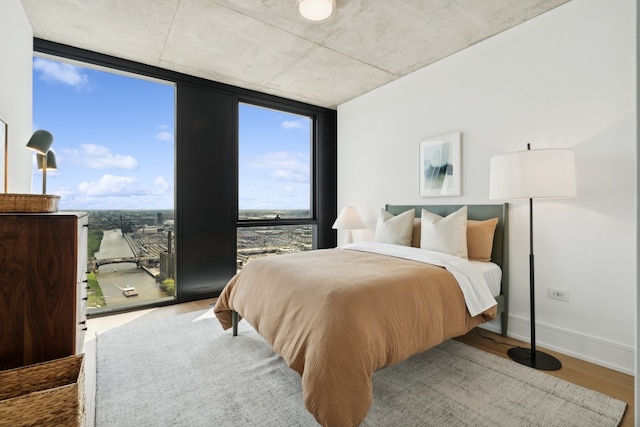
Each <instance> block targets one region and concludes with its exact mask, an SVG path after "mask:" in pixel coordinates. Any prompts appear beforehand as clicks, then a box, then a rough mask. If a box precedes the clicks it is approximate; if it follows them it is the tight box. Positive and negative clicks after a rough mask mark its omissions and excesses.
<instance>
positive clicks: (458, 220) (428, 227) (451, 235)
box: [420, 206, 467, 258]
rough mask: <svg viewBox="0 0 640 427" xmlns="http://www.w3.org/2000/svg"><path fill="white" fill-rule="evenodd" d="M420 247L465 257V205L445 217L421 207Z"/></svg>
mask: <svg viewBox="0 0 640 427" xmlns="http://www.w3.org/2000/svg"><path fill="white" fill-rule="evenodd" d="M421 222H422V224H421V228H422V230H421V232H420V247H421V248H422V249H429V250H432V251H438V252H444V253H446V254H451V255H455V256H459V257H460V258H467V207H466V206H464V207H462V208H460V209H458V210H457V211H455V212H454V213H452V214H450V215H447V216H446V217H445V218H443V217H441V216H440V215H436V214H434V213H431V212H429V211H428V210H426V209H422V218H421Z"/></svg>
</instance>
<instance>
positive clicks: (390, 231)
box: [375, 209, 416, 246]
mask: <svg viewBox="0 0 640 427" xmlns="http://www.w3.org/2000/svg"><path fill="white" fill-rule="evenodd" d="M415 216H416V214H415V210H413V209H410V210H408V211H406V212H403V213H401V214H400V215H396V216H393V215H392V214H390V213H389V212H387V211H385V210H384V209H380V214H379V215H378V222H377V224H376V236H375V241H376V242H379V243H391V244H392V245H402V246H411V235H412V234H413V218H414V217H415Z"/></svg>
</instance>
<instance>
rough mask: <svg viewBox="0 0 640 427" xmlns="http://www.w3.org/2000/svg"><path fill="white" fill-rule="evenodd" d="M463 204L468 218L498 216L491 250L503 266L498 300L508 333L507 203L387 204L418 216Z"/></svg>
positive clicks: (394, 211) (393, 209)
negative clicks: (411, 211)
mask: <svg viewBox="0 0 640 427" xmlns="http://www.w3.org/2000/svg"><path fill="white" fill-rule="evenodd" d="M463 206H467V218H468V219H475V220H478V221H482V220H486V219H491V218H498V224H497V225H496V231H495V234H494V236H493V250H492V252H491V261H492V262H494V263H496V264H498V265H499V266H500V268H502V292H501V295H500V296H499V297H497V298H496V300H497V301H498V312H499V313H501V316H502V318H501V320H502V335H505V336H506V334H507V319H508V310H507V303H508V300H509V298H508V297H509V270H508V268H509V263H508V256H509V251H508V233H507V231H508V230H507V225H508V221H507V207H508V206H507V204H506V203H502V204H493V205H386V206H385V209H386V210H387V212H389V213H391V214H393V215H398V214H401V213H403V212H406V211H408V210H409V209H415V213H416V218H420V217H421V216H422V209H427V210H428V211H429V212H432V213H434V214H437V215H440V216H447V215H449V214H451V213H453V212H455V211H457V210H458V209H460V208H462V207H463Z"/></svg>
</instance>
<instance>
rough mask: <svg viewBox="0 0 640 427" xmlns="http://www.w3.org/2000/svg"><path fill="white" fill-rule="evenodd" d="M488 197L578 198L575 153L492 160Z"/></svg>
mask: <svg viewBox="0 0 640 427" xmlns="http://www.w3.org/2000/svg"><path fill="white" fill-rule="evenodd" d="M490 170H491V171H490V176H489V198H490V199H492V200H505V199H530V198H531V199H538V198H567V197H574V196H575V195H576V166H575V157H574V154H573V151H572V150H567V149H542V150H527V151H518V152H515V153H509V154H502V155H499V156H494V157H492V158H491V165H490Z"/></svg>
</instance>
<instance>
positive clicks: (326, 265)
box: [214, 249, 496, 426]
mask: <svg viewBox="0 0 640 427" xmlns="http://www.w3.org/2000/svg"><path fill="white" fill-rule="evenodd" d="M231 310H235V311H237V312H238V313H239V314H240V316H241V317H243V318H244V319H245V320H247V321H248V322H249V323H250V324H251V325H252V326H253V327H254V328H255V329H256V330H257V331H258V333H260V335H262V336H263V337H264V338H265V339H266V341H267V342H269V343H270V344H271V346H272V347H273V349H274V350H275V351H276V352H277V353H279V354H280V355H281V356H282V357H283V359H284V360H285V361H286V362H287V363H288V364H289V366H290V367H291V368H293V369H295V370H296V371H297V372H298V373H299V374H300V375H301V376H302V391H303V395H304V402H305V405H306V407H307V409H308V410H309V411H310V412H311V413H312V414H313V415H314V416H315V418H316V420H317V421H318V422H319V423H320V424H322V425H325V426H357V425H359V424H360V423H361V422H362V420H363V419H364V418H365V416H366V414H367V411H368V410H369V407H370V406H371V402H372V375H373V372H374V371H375V370H377V369H379V368H381V367H383V366H386V365H390V364H393V363H397V362H400V361H403V360H405V359H407V358H408V357H409V356H411V355H413V354H416V353H419V352H422V351H424V350H427V349H429V348H431V347H433V346H435V345H437V344H439V343H441V342H442V341H444V340H446V339H449V338H452V337H455V336H459V335H463V334H465V333H466V332H468V331H469V330H470V329H472V328H473V327H474V326H476V325H477V324H479V323H481V322H484V321H487V320H490V319H492V318H493V317H494V316H495V312H496V311H495V310H496V307H495V306H494V307H492V308H491V309H489V310H487V311H486V312H484V313H483V314H481V315H478V316H476V317H471V316H470V315H469V312H468V311H467V309H466V306H465V302H464V299H463V295H462V292H461V290H460V288H459V286H458V284H457V282H456V280H455V279H454V277H453V276H452V275H451V274H450V273H449V272H447V271H446V270H445V269H444V268H442V267H436V266H433V265H430V264H424V263H421V262H417V261H410V260H405V259H400V258H395V257H390V256H386V255H379V254H374V253H366V252H358V251H352V250H342V249H324V250H316V251H310V252H301V253H295V254H287V255H278V256H271V257H266V258H260V259H257V260H252V261H251V262H249V263H248V264H247V265H246V266H245V267H244V269H243V270H242V271H241V272H240V273H238V274H237V275H236V276H234V277H233V278H232V279H231V281H230V282H229V283H228V284H227V286H226V287H225V288H224V290H223V291H222V293H221V295H220V297H219V299H218V301H217V303H216V306H215V308H214V312H215V314H216V316H217V317H218V319H219V320H220V323H221V324H222V326H223V327H224V328H225V329H227V328H230V327H231Z"/></svg>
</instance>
